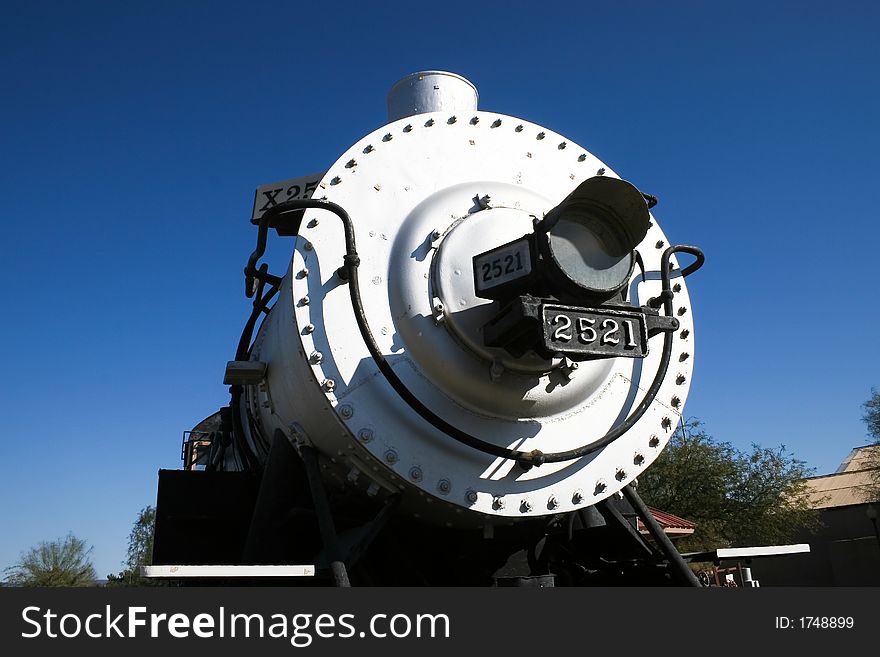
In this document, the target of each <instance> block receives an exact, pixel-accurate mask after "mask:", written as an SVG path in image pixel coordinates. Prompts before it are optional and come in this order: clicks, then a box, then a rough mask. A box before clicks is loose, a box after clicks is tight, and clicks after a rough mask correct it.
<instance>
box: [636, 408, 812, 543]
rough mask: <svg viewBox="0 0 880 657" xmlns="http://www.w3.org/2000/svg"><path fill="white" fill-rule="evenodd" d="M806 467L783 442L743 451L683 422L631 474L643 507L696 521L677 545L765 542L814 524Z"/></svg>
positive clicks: (693, 422) (696, 424)
mask: <svg viewBox="0 0 880 657" xmlns="http://www.w3.org/2000/svg"><path fill="white" fill-rule="evenodd" d="M811 474H812V470H810V469H809V468H807V467H806V464H805V463H804V462H803V461H800V460H798V459H796V458H794V456H793V455H792V454H791V453H790V452H788V451H787V450H786V448H785V446H784V445H781V446H780V447H778V448H776V449H769V448H765V447H761V446H759V445H752V448H751V451H748V452H743V451H740V450H738V449H736V448H734V447H733V446H732V445H731V444H730V443H727V442H719V441H716V440H715V439H714V438H713V437H712V436H710V435H709V434H708V433H707V432H706V431H705V430H704V429H703V427H702V425H701V424H700V423H699V422H698V421H696V420H691V421H689V422H687V423H685V424H684V425H683V426H681V427H679V429H678V430H677V431H676V432H675V433H674V434H673V436H672V439H671V440H670V441H669V444H668V445H667V446H666V449H665V450H664V451H663V453H662V454H661V455H660V457H659V458H658V459H657V460H656V461H655V462H654V464H653V465H652V466H651V467H650V468H648V469H647V470H646V471H645V473H644V474H643V475H642V476H641V477H640V478H639V494H640V495H641V496H642V497H643V499H644V500H645V503H646V504H649V505H651V506H653V507H655V508H657V509H660V510H663V511H668V512H670V513H674V514H676V515H678V516H681V517H683V518H687V519H689V520H692V521H693V522H695V523H696V524H697V528H696V530H695V531H694V533H693V534H692V535H691V536H689V537H686V538H684V539H682V540H681V541H680V542H679V546H680V549H682V550H685V551H688V550H708V549H714V548H718V547H731V546H745V545H771V544H778V543H784V542H786V541H789V540H791V539H792V538H793V537H794V535H795V534H796V533H797V532H798V531H800V530H802V529H813V528H815V527H816V526H818V514H817V512H816V511H814V510H813V509H811V508H810V504H809V499H808V497H807V485H806V483H805V482H804V479H805V478H806V477H808V476H810V475H811Z"/></svg>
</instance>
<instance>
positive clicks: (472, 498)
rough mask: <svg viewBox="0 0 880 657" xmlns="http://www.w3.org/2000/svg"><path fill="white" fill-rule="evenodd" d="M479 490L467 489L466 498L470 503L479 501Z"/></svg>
mask: <svg viewBox="0 0 880 657" xmlns="http://www.w3.org/2000/svg"><path fill="white" fill-rule="evenodd" d="M477 497H478V496H477V491H475V490H470V489H468V490H467V491H465V494H464V499H465V500H466V501H467V503H468V504H476V503H477Z"/></svg>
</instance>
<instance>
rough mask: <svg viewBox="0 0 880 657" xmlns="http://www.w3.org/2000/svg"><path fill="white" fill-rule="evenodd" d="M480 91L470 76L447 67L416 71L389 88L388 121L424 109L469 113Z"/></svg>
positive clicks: (475, 105)
mask: <svg viewBox="0 0 880 657" xmlns="http://www.w3.org/2000/svg"><path fill="white" fill-rule="evenodd" d="M478 99H479V94H478V93H477V88H476V87H475V86H474V85H473V83H472V82H471V81H470V80H467V79H465V78H463V77H462V76H460V75H457V74H455V73H448V72H446V71H419V72H418V73H412V74H410V75H407V76H406V77H405V78H403V79H402V80H399V81H398V82H396V83H395V84H394V86H393V87H391V91H389V92H388V99H387V100H388V121H389V122H392V121H396V120H397V119H402V118H405V117H407V116H414V115H416V114H423V113H425V112H448V113H450V114H470V113H472V112H474V111H476V109H477V102H478Z"/></svg>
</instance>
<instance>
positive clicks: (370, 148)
mask: <svg viewBox="0 0 880 657" xmlns="http://www.w3.org/2000/svg"><path fill="white" fill-rule="evenodd" d="M374 150H376V149H375V148H373V145H372V144H367V145H366V146H365V147H364V153H372V152H373V151H374Z"/></svg>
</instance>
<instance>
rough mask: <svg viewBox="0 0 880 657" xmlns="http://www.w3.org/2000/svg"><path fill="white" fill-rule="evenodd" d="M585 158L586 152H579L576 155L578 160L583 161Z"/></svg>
mask: <svg viewBox="0 0 880 657" xmlns="http://www.w3.org/2000/svg"><path fill="white" fill-rule="evenodd" d="M586 159H587V155H586V153H581V154H580V155H578V162H583V161H584V160H586Z"/></svg>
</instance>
